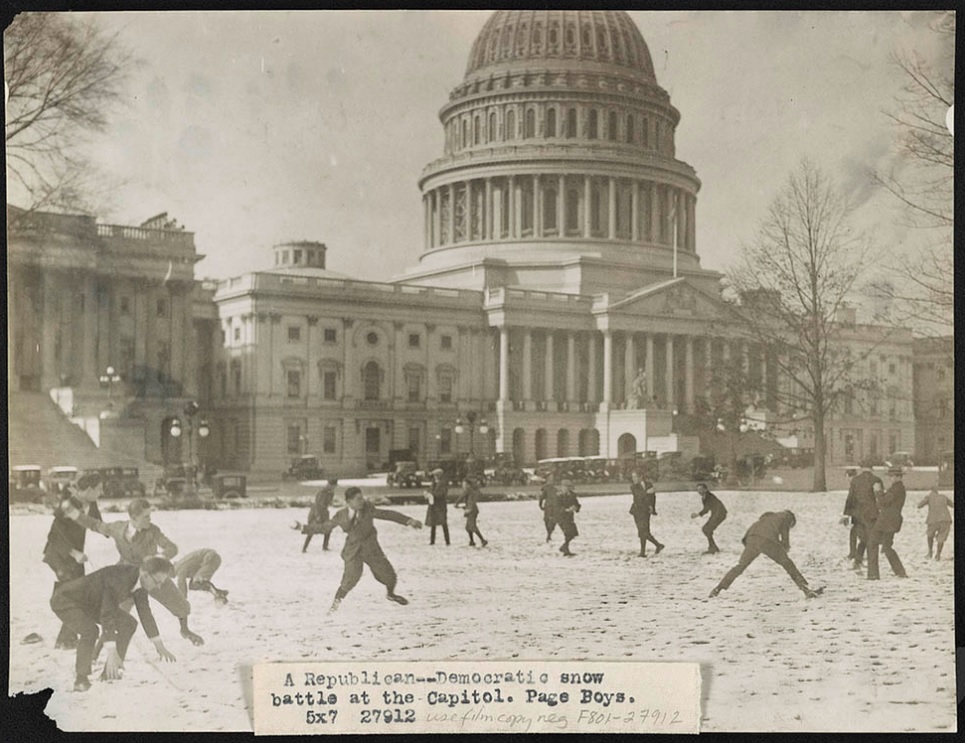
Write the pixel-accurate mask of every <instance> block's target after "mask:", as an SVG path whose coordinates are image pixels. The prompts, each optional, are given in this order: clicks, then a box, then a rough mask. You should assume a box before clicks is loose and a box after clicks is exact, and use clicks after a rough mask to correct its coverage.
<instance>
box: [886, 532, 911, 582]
mask: <svg viewBox="0 0 965 743" xmlns="http://www.w3.org/2000/svg"><path fill="white" fill-rule="evenodd" d="M894 540H895V534H894V532H890V531H888V532H885V533H884V534H883V535H882V538H881V551H882V552H884V553H885V557H887V558H888V564H889V565H890V566H891V572H893V573H894V574H895V575H897V576H899V577H901V578H904V577H905V576H906V575H907V573H906V572H905V566H904V565H902V564H901V558H899V557H898V553H897V552H895V548H894V546H893V544H894Z"/></svg>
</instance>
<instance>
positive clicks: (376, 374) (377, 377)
mask: <svg viewBox="0 0 965 743" xmlns="http://www.w3.org/2000/svg"><path fill="white" fill-rule="evenodd" d="M381 387H382V370H381V369H379V365H378V363H377V362H375V361H370V362H368V363H367V364H366V365H365V366H363V367H362V389H363V391H364V397H365V399H366V400H378V399H379V397H380V393H381Z"/></svg>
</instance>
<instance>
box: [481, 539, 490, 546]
mask: <svg viewBox="0 0 965 743" xmlns="http://www.w3.org/2000/svg"><path fill="white" fill-rule="evenodd" d="M487 544H489V540H488V539H483V540H482V546H483V547H485V546H486V545H487Z"/></svg>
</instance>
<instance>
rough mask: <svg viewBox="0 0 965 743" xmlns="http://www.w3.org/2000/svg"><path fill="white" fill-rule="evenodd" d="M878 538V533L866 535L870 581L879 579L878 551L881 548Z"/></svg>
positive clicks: (879, 534)
mask: <svg viewBox="0 0 965 743" xmlns="http://www.w3.org/2000/svg"><path fill="white" fill-rule="evenodd" d="M880 538H881V533H880V532H874V531H873V532H871V534H869V535H868V578H870V579H871V580H877V579H878V578H880V577H881V575H880V573H879V571H878V551H879V549H880V547H881V542H880V541H879V540H880ZM859 547H860V545H859Z"/></svg>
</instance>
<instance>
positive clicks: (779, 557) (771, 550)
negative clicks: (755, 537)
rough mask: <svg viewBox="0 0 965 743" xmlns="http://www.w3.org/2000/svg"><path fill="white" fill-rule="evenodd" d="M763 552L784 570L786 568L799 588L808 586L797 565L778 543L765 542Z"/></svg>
mask: <svg viewBox="0 0 965 743" xmlns="http://www.w3.org/2000/svg"><path fill="white" fill-rule="evenodd" d="M761 551H762V552H763V553H764V554H765V555H767V556H768V557H770V558H771V559H772V560H773V561H774V562H776V563H777V564H778V565H780V566H781V567H782V568H784V570H785V572H786V573H787V574H788V575H789V576H791V580H793V581H794V584H795V585H796V586H798V587H799V588H804V587H805V586H807V584H808V582H807V579H806V578H805V577H804V576H803V575H801V571H800V570H798V569H797V565H795V564H794V561H793V560H792V559H791V558H790V557H789V556H788V554H787V550H786V549H784V547H782V546H781V545H780V544H777V543H776V542H770V541H767V542H764V544H763V547H762V549H761Z"/></svg>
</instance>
